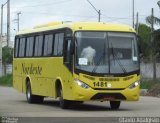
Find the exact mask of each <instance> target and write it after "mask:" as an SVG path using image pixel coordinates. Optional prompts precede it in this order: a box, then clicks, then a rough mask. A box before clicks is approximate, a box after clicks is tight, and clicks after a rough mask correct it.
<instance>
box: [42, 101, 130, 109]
mask: <svg viewBox="0 0 160 123" xmlns="http://www.w3.org/2000/svg"><path fill="white" fill-rule="evenodd" d="M41 105H45V106H54V107H56V108H61V107H60V106H59V101H55V100H54V101H53V100H52V101H48V100H47V101H44V103H42V104H41ZM65 110H72V111H130V109H121V108H120V109H118V110H112V109H111V108H110V106H107V103H106V106H101V105H96V104H86V103H80V104H79V103H71V104H70V106H69V107H68V108H67V109H65Z"/></svg>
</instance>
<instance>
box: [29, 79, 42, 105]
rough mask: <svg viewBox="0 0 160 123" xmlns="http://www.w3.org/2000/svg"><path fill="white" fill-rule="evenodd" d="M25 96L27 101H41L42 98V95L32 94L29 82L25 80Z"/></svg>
mask: <svg viewBox="0 0 160 123" xmlns="http://www.w3.org/2000/svg"><path fill="white" fill-rule="evenodd" d="M26 98H27V102H28V103H43V100H44V97H43V96H37V95H33V94H32V91H31V85H30V82H27V85H26Z"/></svg>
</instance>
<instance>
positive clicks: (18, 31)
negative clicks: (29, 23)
mask: <svg viewBox="0 0 160 123" xmlns="http://www.w3.org/2000/svg"><path fill="white" fill-rule="evenodd" d="M20 14H21V12H18V13H17V31H18V32H19V15H20Z"/></svg>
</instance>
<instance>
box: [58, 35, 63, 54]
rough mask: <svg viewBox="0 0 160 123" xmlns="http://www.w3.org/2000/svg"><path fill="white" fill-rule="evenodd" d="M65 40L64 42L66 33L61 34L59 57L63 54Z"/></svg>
mask: <svg viewBox="0 0 160 123" xmlns="http://www.w3.org/2000/svg"><path fill="white" fill-rule="evenodd" d="M63 40H64V33H60V34H59V42H58V56H61V55H62V54H63Z"/></svg>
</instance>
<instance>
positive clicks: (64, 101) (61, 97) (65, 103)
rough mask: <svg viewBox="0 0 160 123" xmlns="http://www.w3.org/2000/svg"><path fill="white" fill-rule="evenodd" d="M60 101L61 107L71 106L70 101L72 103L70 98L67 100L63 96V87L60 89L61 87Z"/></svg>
mask: <svg viewBox="0 0 160 123" xmlns="http://www.w3.org/2000/svg"><path fill="white" fill-rule="evenodd" d="M59 103H60V107H61V108H62V109H67V108H68V107H69V103H70V102H69V101H68V100H65V99H64V98H63V91H62V87H60V89H59Z"/></svg>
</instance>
